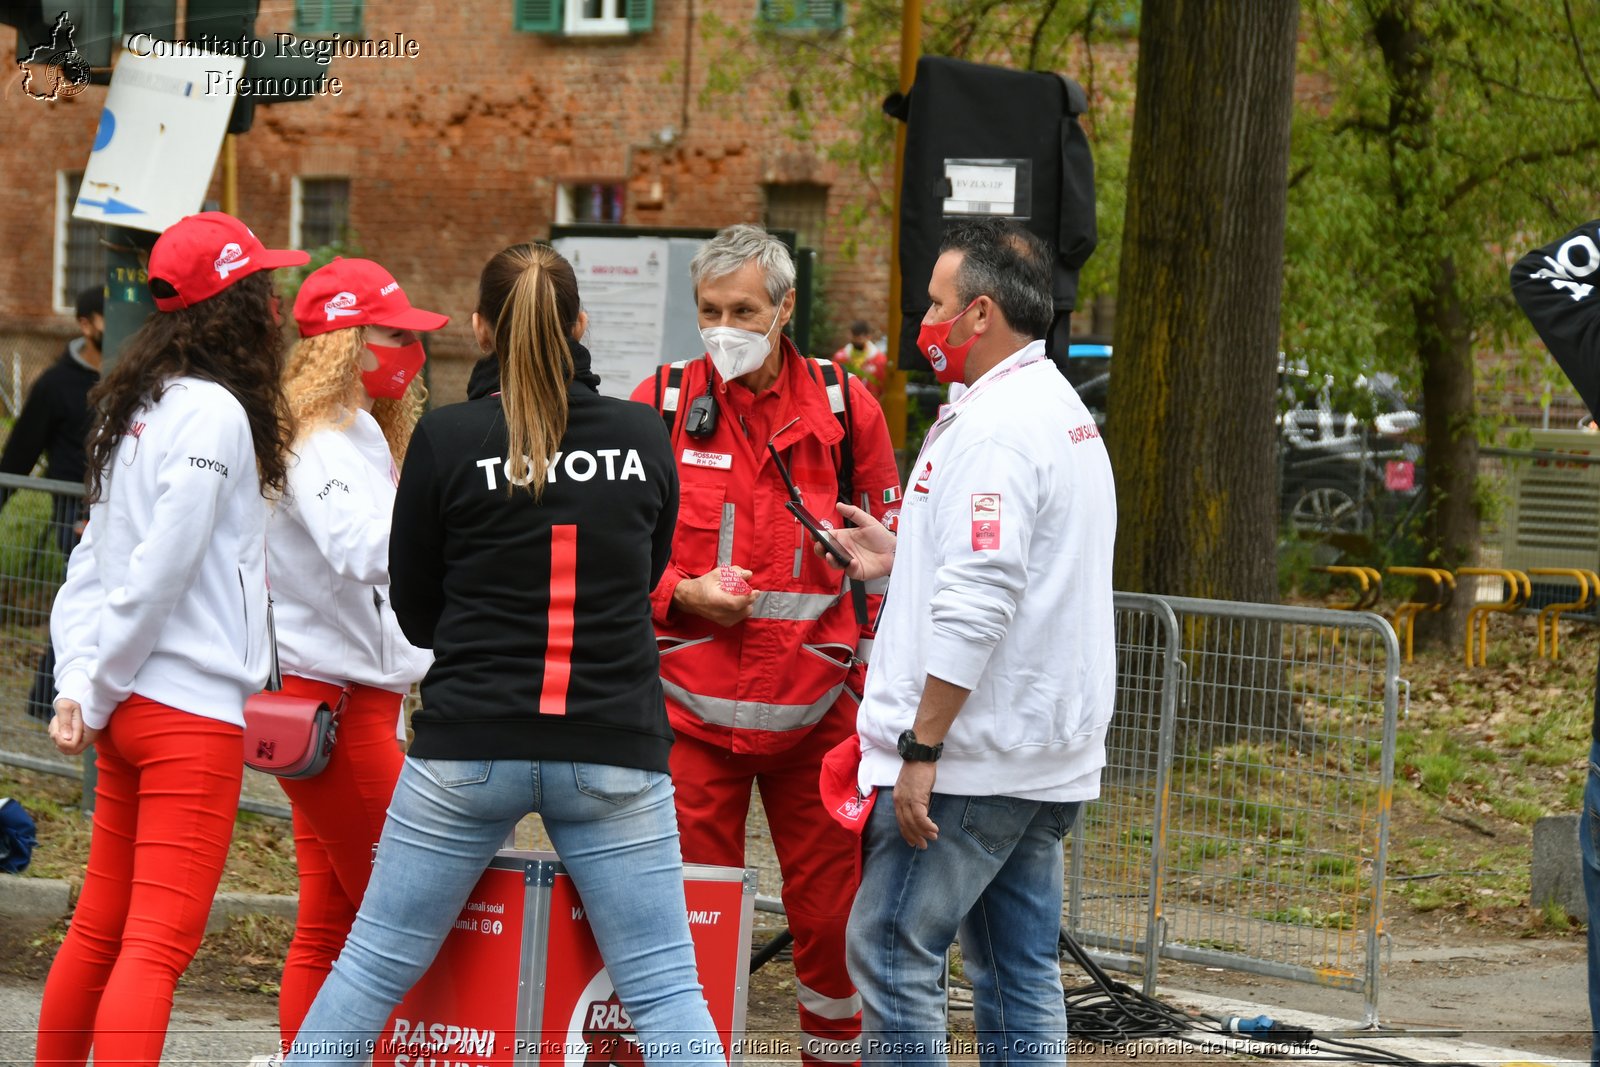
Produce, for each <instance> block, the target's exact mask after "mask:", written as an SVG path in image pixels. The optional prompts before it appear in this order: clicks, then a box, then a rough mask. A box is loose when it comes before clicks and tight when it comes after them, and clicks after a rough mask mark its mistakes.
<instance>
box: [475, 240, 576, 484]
mask: <svg viewBox="0 0 1600 1067" xmlns="http://www.w3.org/2000/svg"><path fill="white" fill-rule="evenodd" d="M508 259H509V260H510V261H511V262H509V263H504V262H503V261H504V260H508ZM497 265H499V266H500V268H501V271H502V272H503V273H510V272H511V271H515V280H514V281H512V283H511V285H510V286H509V292H508V293H507V294H506V297H505V300H504V302H503V303H501V305H500V307H499V309H498V314H496V315H495V317H494V324H495V325H494V336H495V351H496V352H497V353H498V354H499V359H500V402H501V407H502V409H503V411H504V413H505V420H506V468H507V472H508V476H507V479H506V482H507V485H506V490H507V492H508V493H514V492H516V490H517V489H519V488H525V489H527V490H528V491H529V492H530V493H532V494H533V496H534V498H535V499H538V498H539V497H540V496H542V495H543V493H544V486H545V480H546V475H547V471H548V468H549V467H550V465H551V463H552V462H553V461H554V460H555V457H556V455H557V453H558V452H559V451H560V449H561V439H562V438H563V437H564V436H565V435H566V432H567V385H568V383H569V382H571V381H572V374H573V364H572V351H571V350H570V349H569V348H568V347H567V338H568V336H569V333H570V330H571V329H572V326H573V325H574V323H575V321H576V318H577V314H576V297H577V283H576V279H575V278H573V276H572V268H571V267H570V266H568V265H567V262H566V260H564V259H562V258H561V257H560V256H559V255H557V254H556V252H555V251H554V250H553V249H550V248H547V247H544V246H540V245H519V246H516V247H515V248H508V249H506V250H505V251H504V252H501V253H500V254H499V255H498V256H496V257H495V259H494V260H491V261H490V264H489V266H488V267H486V268H485V270H484V276H485V281H487V280H488V278H489V275H490V272H491V271H493V270H495V268H496V267H497ZM517 268H520V269H517ZM563 268H564V273H565V277H564V278H563V277H561V275H562V273H563ZM564 290H570V294H569V293H568V292H565V291H564ZM564 298H566V299H564ZM567 303H571V304H572V305H573V307H572V308H571V309H567V308H564V307H563V306H562V305H564V304H567ZM569 312H570V314H569ZM481 313H482V301H481V300H480V314H481Z"/></svg>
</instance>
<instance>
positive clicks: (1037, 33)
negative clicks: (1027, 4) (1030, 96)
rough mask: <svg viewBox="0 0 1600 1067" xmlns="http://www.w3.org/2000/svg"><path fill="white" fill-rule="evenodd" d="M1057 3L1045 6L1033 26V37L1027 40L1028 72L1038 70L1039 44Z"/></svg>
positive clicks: (1053, 0)
mask: <svg viewBox="0 0 1600 1067" xmlns="http://www.w3.org/2000/svg"><path fill="white" fill-rule="evenodd" d="M1058 2H1059V0H1050V2H1049V3H1047V4H1045V6H1044V11H1042V12H1041V13H1040V14H1039V19H1038V21H1037V22H1035V23H1034V24H1033V35H1032V36H1031V37H1030V38H1029V40H1028V69H1029V70H1038V69H1039V42H1040V40H1041V39H1042V38H1043V37H1044V28H1045V26H1047V25H1049V23H1050V16H1052V15H1054V14H1055V13H1056V5H1057V3H1058ZM1089 8H1090V10H1091V11H1092V10H1093V9H1094V5H1093V4H1090V5H1089Z"/></svg>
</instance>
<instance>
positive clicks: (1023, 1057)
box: [848, 789, 1080, 1067]
mask: <svg viewBox="0 0 1600 1067" xmlns="http://www.w3.org/2000/svg"><path fill="white" fill-rule="evenodd" d="M878 793H879V796H878V800H877V804H876V806H874V808H873V809H872V815H871V816H870V818H869V819H868V821H867V826H866V829H865V831H864V833H863V840H862V848H863V855H862V868H861V889H860V890H859V891H858V892H857V894H856V902H855V907H854V908H853V909H852V910H851V912H850V929H849V940H848V951H849V964H850V977H851V978H852V979H853V980H854V981H855V984H856V988H857V990H859V991H860V993H861V1062H862V1064H863V1067H867V1065H877V1064H884V1065H888V1064H895V1065H899V1064H943V1063H944V1062H945V1060H946V1056H947V1055H948V1053H949V1040H948V1037H947V1035H946V1032H945V1012H944V1005H945V992H944V989H943V988H942V987H941V979H942V978H943V975H944V961H945V953H946V952H947V951H948V950H949V948H950V945H951V943H952V942H953V941H954V940H955V938H956V935H957V933H959V934H960V937H961V952H962V960H963V962H964V965H965V969H966V975H967V978H968V979H969V980H970V981H971V982H972V992H973V1008H974V1012H975V1016H974V1020H973V1021H974V1024H975V1028H976V1034H975V1038H976V1042H977V1050H976V1051H977V1053H978V1057H979V1059H980V1061H981V1062H982V1063H984V1064H1017V1063H1062V1062H1064V1061H1065V1060H1066V1055H1067V1052H1066V1042H1067V1012H1066V1005H1065V1004H1064V1003H1063V1001H1062V991H1061V964H1060V957H1059V955H1058V949H1057V944H1058V938H1059V935H1060V931H1061V894H1062V858H1061V856H1062V847H1061V839H1062V838H1063V837H1064V836H1065V835H1066V833H1067V831H1068V830H1070V829H1071V828H1072V822H1073V820H1074V819H1076V818H1077V815H1078V808H1079V806H1080V805H1079V804H1078V803H1076V802H1074V803H1048V802H1043V801H1037V800H1018V799H1015V798H1013V797H963V796H952V795H949V794H944V793H935V794H933V799H932V803H931V804H930V806H929V808H928V816H929V817H930V818H931V819H932V820H933V821H934V823H935V824H936V825H937V826H938V827H939V838H938V840H936V841H934V842H932V843H931V844H930V845H929V846H928V848H927V849H926V850H920V849H914V848H912V847H911V846H910V845H907V844H906V843H905V841H903V840H902V839H901V837H900V830H899V826H898V824H897V823H896V822H895V817H894V798H893V796H892V791H891V790H889V789H879V790H878Z"/></svg>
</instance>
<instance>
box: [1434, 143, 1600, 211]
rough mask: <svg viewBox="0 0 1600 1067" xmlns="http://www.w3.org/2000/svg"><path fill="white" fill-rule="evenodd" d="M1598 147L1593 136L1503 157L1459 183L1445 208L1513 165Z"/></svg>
mask: <svg viewBox="0 0 1600 1067" xmlns="http://www.w3.org/2000/svg"><path fill="white" fill-rule="evenodd" d="M1596 149H1600V140H1596V139H1592V138H1591V139H1590V140H1587V141H1579V142H1578V143H1577V144H1571V145H1563V146H1561V147H1559V148H1549V149H1543V150H1541V151H1538V152H1521V153H1518V154H1517V155H1514V156H1511V157H1510V158H1508V159H1503V160H1501V161H1500V162H1498V163H1495V164H1494V165H1492V166H1489V167H1486V168H1484V169H1483V170H1481V171H1479V172H1478V173H1477V174H1474V175H1472V176H1471V177H1470V178H1467V179H1465V180H1464V181H1462V182H1461V183H1460V184H1459V185H1457V186H1456V187H1455V189H1454V190H1452V191H1451V193H1450V195H1449V196H1448V197H1446V198H1445V201H1444V210H1446V211H1450V210H1452V209H1453V208H1454V207H1455V206H1456V205H1457V204H1459V203H1460V202H1461V201H1462V200H1463V199H1464V198H1465V197H1466V196H1467V195H1468V194H1470V193H1471V192H1472V191H1473V190H1474V189H1476V188H1477V187H1478V186H1480V185H1482V184H1483V183H1484V182H1486V181H1488V180H1490V179H1491V178H1498V177H1500V176H1501V175H1502V174H1504V172H1505V171H1506V170H1508V169H1510V168H1511V167H1526V166H1532V165H1535V164H1539V163H1546V162H1549V161H1550V160H1552V159H1570V158H1571V157H1573V156H1581V155H1583V154H1584V153H1585V152H1593V151H1595V150H1596Z"/></svg>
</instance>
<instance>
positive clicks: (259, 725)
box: [244, 593, 350, 778]
mask: <svg viewBox="0 0 1600 1067" xmlns="http://www.w3.org/2000/svg"><path fill="white" fill-rule="evenodd" d="M267 639H268V640H269V641H271V642H272V672H271V674H269V675H268V676H267V687H266V689H264V690H262V691H261V692H259V693H257V694H256V695H255V696H253V697H250V698H249V699H248V700H246V701H245V702H244V762H245V766H247V767H252V768H254V769H256V770H258V771H261V772H262V773H264V774H273V775H277V776H278V777H279V778H310V777H312V776H313V775H316V774H320V773H322V769H323V768H324V767H326V766H327V765H328V758H329V757H330V756H332V755H333V742H334V739H335V737H336V736H337V734H338V730H339V717H340V716H341V715H343V714H344V708H345V704H346V703H348V701H349V699H350V687H349V686H348V685H347V686H345V687H344V689H343V690H341V691H340V693H339V701H338V703H337V704H335V705H334V706H333V707H331V708H330V707H329V706H328V702H327V701H326V700H320V699H318V698H317V697H297V696H289V695H288V694H285V693H281V692H279V690H280V689H282V688H283V674H282V672H281V671H280V670H279V668H278V631H277V628H276V627H275V626H274V625H273V622H272V594H271V593H268V594H267Z"/></svg>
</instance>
